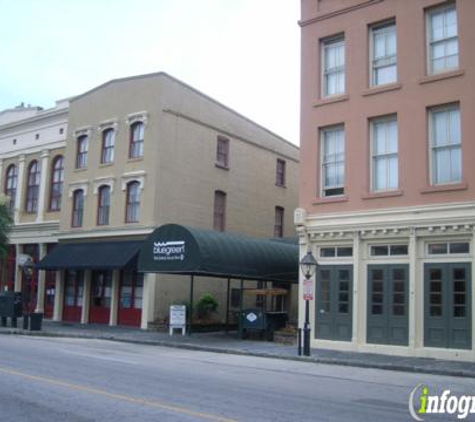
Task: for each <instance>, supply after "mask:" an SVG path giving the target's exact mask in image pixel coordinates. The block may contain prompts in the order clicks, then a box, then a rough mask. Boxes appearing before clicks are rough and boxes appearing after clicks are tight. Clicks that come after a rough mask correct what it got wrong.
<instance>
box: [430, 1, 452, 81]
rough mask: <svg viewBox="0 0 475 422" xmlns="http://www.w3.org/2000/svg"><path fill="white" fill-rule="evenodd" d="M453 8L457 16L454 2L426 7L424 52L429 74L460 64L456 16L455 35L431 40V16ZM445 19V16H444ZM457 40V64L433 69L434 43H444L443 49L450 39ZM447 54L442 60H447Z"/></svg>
mask: <svg viewBox="0 0 475 422" xmlns="http://www.w3.org/2000/svg"><path fill="white" fill-rule="evenodd" d="M451 9H453V10H455V16H456V18H457V8H456V6H455V3H448V4H444V5H442V6H439V7H434V8H431V9H428V10H426V50H427V54H426V56H427V57H426V60H427V73H428V74H429V75H434V74H438V73H443V72H449V71H451V70H455V69H458V68H459V66H460V46H459V43H458V35H459V34H458V32H459V31H458V18H457V35H455V36H451V37H448V36H446V37H444V38H442V39H440V40H437V41H432V40H431V29H432V17H433V16H434V15H436V14H438V13H445V12H446V11H448V10H451ZM444 19H445V18H444ZM444 32H445V27H444ZM455 39H456V40H457V65H456V66H453V67H447V66H444V68H443V69H441V70H438V71H435V70H434V68H433V60H432V50H433V48H432V47H433V45H435V44H438V43H444V50H445V49H446V45H447V43H448V42H450V41H452V40H455ZM447 57H448V56H447V55H445V56H444V60H445V61H446V60H447Z"/></svg>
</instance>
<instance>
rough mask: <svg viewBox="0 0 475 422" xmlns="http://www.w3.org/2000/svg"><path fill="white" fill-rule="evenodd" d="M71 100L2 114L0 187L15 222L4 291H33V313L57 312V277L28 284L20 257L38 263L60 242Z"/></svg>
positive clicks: (0, 280)
mask: <svg viewBox="0 0 475 422" xmlns="http://www.w3.org/2000/svg"><path fill="white" fill-rule="evenodd" d="M68 104H69V101H68V100H61V101H57V102H56V105H55V107H53V108H50V109H47V110H43V109H42V108H40V107H32V106H25V105H24V104H21V105H20V106H18V107H16V108H13V109H8V110H3V111H2V112H0V186H1V187H2V194H4V195H5V196H6V197H7V200H8V204H9V207H10V209H11V212H12V217H13V220H14V226H13V230H12V233H11V236H10V247H9V254H8V258H7V259H6V260H5V261H4V262H3V263H2V265H1V268H0V270H1V273H0V274H1V277H0V289H1V290H2V291H3V290H5V289H7V290H10V291H13V290H15V291H22V290H23V291H24V293H26V290H28V291H29V293H31V297H32V301H31V304H30V305H31V309H30V310H31V311H34V310H36V311H39V312H44V313H45V315H46V316H47V317H51V316H52V313H53V303H54V299H53V298H54V284H55V276H54V274H51V273H46V272H44V271H41V272H38V271H35V272H34V274H33V277H32V279H31V283H27V281H26V278H25V277H24V276H23V275H22V272H21V270H20V268H18V266H17V265H16V257H17V256H19V255H20V254H28V255H30V256H31V257H33V259H34V261H35V262H38V261H39V260H40V259H41V258H43V257H44V256H45V255H46V254H47V252H48V251H49V250H50V249H51V248H52V247H53V246H54V244H55V243H56V242H57V239H56V234H57V232H58V229H59V218H60V209H61V202H62V198H61V197H62V188H63V177H64V149H65V144H66V132H67V120H68Z"/></svg>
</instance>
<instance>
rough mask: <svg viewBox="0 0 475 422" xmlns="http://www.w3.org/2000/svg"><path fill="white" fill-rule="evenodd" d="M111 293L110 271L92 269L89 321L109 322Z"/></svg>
mask: <svg viewBox="0 0 475 422" xmlns="http://www.w3.org/2000/svg"><path fill="white" fill-rule="evenodd" d="M111 295H112V271H104V270H99V271H93V272H92V283H91V307H90V309H89V322H95V323H98V324H109V317H110V307H111Z"/></svg>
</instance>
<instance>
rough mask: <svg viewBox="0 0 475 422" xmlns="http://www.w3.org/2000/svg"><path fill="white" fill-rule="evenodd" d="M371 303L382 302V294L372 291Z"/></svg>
mask: <svg viewBox="0 0 475 422" xmlns="http://www.w3.org/2000/svg"><path fill="white" fill-rule="evenodd" d="M372 302H373V303H383V294H382V293H373V300H372Z"/></svg>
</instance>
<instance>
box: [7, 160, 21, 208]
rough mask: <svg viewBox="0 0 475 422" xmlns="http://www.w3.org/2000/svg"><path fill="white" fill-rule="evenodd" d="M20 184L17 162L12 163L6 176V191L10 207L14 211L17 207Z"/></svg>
mask: <svg viewBox="0 0 475 422" xmlns="http://www.w3.org/2000/svg"><path fill="white" fill-rule="evenodd" d="M17 186H18V169H17V166H16V165H15V164H10V165H9V166H8V168H7V173H6V177H5V189H4V193H5V196H7V197H8V198H9V199H8V204H7V205H8V208H9V210H10V211H13V209H14V208H15V198H16V189H17Z"/></svg>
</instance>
